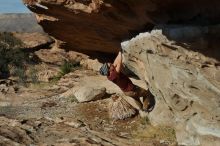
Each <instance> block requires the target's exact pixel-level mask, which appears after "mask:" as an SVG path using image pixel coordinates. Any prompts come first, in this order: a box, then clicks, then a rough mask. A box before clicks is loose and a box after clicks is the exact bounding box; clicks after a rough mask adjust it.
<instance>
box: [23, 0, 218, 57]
mask: <svg viewBox="0 0 220 146" xmlns="http://www.w3.org/2000/svg"><path fill="white" fill-rule="evenodd" d="M23 1H24V3H25V4H27V5H28V7H29V8H30V10H31V11H33V12H35V13H36V14H37V19H38V22H39V23H40V25H41V26H42V27H43V29H44V30H45V31H46V32H47V33H48V34H50V35H52V36H54V37H55V38H56V39H58V40H62V41H64V42H67V44H66V45H65V46H66V48H67V49H69V50H75V51H81V52H87V53H88V52H91V51H93V53H94V51H99V52H107V53H114V52H117V51H118V50H119V49H118V48H120V42H121V41H124V40H126V39H129V38H132V37H133V36H134V35H136V34H138V33H139V32H143V31H146V30H148V29H152V26H154V25H157V24H161V23H162V24H164V23H169V24H170V23H178V24H216V23H218V22H219V21H220V19H219V18H220V9H219V8H218V7H219V6H220V1H219V0H212V2H209V1H208V0H200V1H199V2H198V1H189V0H187V1H186V0H178V1H176V0H164V1H163V2H161V0H136V1H132V0H120V1H119V0H23ZM36 1H38V3H40V4H42V5H43V6H46V7H47V8H48V9H44V7H43V8H42V7H39V6H36Z"/></svg>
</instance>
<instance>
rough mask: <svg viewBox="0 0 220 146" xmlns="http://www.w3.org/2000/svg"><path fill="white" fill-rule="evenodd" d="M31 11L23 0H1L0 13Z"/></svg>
mask: <svg viewBox="0 0 220 146" xmlns="http://www.w3.org/2000/svg"><path fill="white" fill-rule="evenodd" d="M28 12H30V11H29V10H28V9H27V8H26V7H25V6H24V5H23V3H22V0H0V13H28Z"/></svg>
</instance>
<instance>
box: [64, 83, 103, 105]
mask: <svg viewBox="0 0 220 146" xmlns="http://www.w3.org/2000/svg"><path fill="white" fill-rule="evenodd" d="M105 94H106V88H104V87H99V86H90V85H84V86H78V87H77V88H76V87H75V88H73V89H72V90H70V91H67V93H64V94H62V95H63V96H67V97H71V96H74V97H75V98H76V99H77V101H79V102H86V101H94V100H99V99H102V97H104V95H105Z"/></svg>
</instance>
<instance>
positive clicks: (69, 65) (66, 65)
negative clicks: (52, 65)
mask: <svg viewBox="0 0 220 146" xmlns="http://www.w3.org/2000/svg"><path fill="white" fill-rule="evenodd" d="M79 66H80V62H74V61H67V60H64V62H63V64H62V65H61V66H60V74H61V75H65V74H68V73H70V72H71V71H72V70H73V69H76V68H77V67H79Z"/></svg>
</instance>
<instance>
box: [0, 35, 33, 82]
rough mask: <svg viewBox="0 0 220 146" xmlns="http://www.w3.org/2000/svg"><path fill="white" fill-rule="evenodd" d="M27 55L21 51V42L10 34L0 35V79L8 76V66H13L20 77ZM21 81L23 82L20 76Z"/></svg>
mask: <svg viewBox="0 0 220 146" xmlns="http://www.w3.org/2000/svg"><path fill="white" fill-rule="evenodd" d="M28 58H29V57H28V53H26V52H24V51H23V50H22V42H21V41H20V40H18V39H17V38H15V37H14V36H13V35H12V34H11V33H2V34H0V78H6V77H8V76H9V75H10V71H9V70H10V66H13V67H14V68H17V69H15V70H16V71H15V72H18V73H15V74H17V75H19V76H20V75H21V74H22V73H21V70H23V69H24V64H25V62H27V61H28ZM21 80H24V77H23V75H22V78H21Z"/></svg>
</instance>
